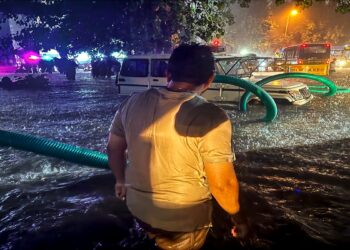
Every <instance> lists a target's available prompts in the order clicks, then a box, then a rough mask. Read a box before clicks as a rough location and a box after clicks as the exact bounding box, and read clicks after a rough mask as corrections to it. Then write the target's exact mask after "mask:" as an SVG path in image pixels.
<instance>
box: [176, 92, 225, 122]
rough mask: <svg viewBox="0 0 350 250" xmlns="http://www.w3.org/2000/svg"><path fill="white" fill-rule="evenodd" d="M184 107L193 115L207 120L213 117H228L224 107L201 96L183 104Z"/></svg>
mask: <svg viewBox="0 0 350 250" xmlns="http://www.w3.org/2000/svg"><path fill="white" fill-rule="evenodd" d="M182 108H183V109H188V111H190V113H191V115H192V117H194V118H197V119H198V118H201V119H205V120H211V119H214V120H216V119H228V116H227V114H226V112H225V110H223V109H222V108H220V107H219V106H217V105H215V104H214V103H211V102H208V101H207V100H206V99H204V98H203V97H201V96H195V97H194V98H192V99H191V100H189V101H188V102H185V103H184V104H183V105H182Z"/></svg>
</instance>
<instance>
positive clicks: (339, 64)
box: [335, 60, 346, 67]
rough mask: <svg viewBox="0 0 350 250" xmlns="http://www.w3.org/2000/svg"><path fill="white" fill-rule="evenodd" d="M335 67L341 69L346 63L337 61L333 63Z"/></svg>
mask: <svg viewBox="0 0 350 250" xmlns="http://www.w3.org/2000/svg"><path fill="white" fill-rule="evenodd" d="M335 65H337V66H339V67H343V66H345V65H346V61H345V60H339V61H336V62H335Z"/></svg>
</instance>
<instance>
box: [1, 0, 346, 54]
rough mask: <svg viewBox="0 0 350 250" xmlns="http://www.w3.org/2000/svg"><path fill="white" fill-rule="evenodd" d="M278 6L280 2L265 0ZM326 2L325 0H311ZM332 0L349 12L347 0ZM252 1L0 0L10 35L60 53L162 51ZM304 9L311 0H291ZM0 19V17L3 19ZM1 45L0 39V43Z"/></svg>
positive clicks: (219, 24)
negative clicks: (13, 26)
mask: <svg viewBox="0 0 350 250" xmlns="http://www.w3.org/2000/svg"><path fill="white" fill-rule="evenodd" d="M270 1H273V2H275V3H276V4H283V3H284V2H285V0H270ZM315 1H327V0H315ZM328 1H333V2H334V3H335V4H336V5H335V6H336V10H337V11H340V12H343V13H345V12H349V11H350V7H349V6H350V3H349V1H348V0H328ZM250 2H251V0H183V1H173V0H133V1H125V0H74V1H73V0H26V1H23V0H0V10H1V12H2V13H3V14H5V16H6V18H7V19H9V18H11V20H14V21H15V22H16V23H17V24H18V25H20V26H21V27H22V29H21V30H20V32H18V33H17V34H15V36H14V39H15V40H16V41H17V42H18V44H19V45H20V46H21V47H23V48H26V49H33V50H40V49H49V48H56V49H57V50H59V51H60V52H61V53H63V54H67V53H75V52H78V51H83V50H85V51H91V50H92V51H99V52H101V53H106V52H110V51H113V50H120V49H124V50H127V51H131V50H134V51H136V52H141V51H143V52H150V51H154V50H156V51H158V52H159V51H163V50H164V51H167V50H169V49H170V48H171V47H172V45H173V44H174V43H178V42H180V41H181V42H188V41H197V40H198V39H200V40H204V41H206V42H209V41H210V40H211V39H212V38H214V37H222V36H223V35H224V33H225V27H226V26H227V24H232V23H233V16H232V14H231V11H230V7H231V4H233V3H238V4H239V5H240V6H241V7H249V4H250ZM293 2H294V3H295V4H296V5H299V6H301V7H309V6H310V5H311V4H312V2H313V1H311V0H293ZM2 21H4V20H2ZM2 44H5V43H2Z"/></svg>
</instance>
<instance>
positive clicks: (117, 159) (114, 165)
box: [108, 150, 126, 183]
mask: <svg viewBox="0 0 350 250" xmlns="http://www.w3.org/2000/svg"><path fill="white" fill-rule="evenodd" d="M110 151H112V150H108V164H109V167H110V168H111V170H112V172H113V174H114V176H115V178H116V180H117V182H118V183H125V168H126V158H125V151H124V152H121V151H119V152H113V151H112V152H110Z"/></svg>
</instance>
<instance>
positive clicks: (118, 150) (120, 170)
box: [107, 133, 127, 199]
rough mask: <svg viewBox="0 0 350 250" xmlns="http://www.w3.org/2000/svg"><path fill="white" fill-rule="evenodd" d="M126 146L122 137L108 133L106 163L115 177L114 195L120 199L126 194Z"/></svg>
mask: <svg viewBox="0 0 350 250" xmlns="http://www.w3.org/2000/svg"><path fill="white" fill-rule="evenodd" d="M126 148H127V144H126V140H125V138H124V137H121V136H118V135H115V134H113V133H110V134H109V138H108V144H107V154H108V164H109V167H110V168H111V170H112V172H113V174H114V176H115V178H116V184H115V191H116V196H117V197H118V198H120V199H124V198H125V195H126V187H125V167H126V158H125V151H126Z"/></svg>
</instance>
